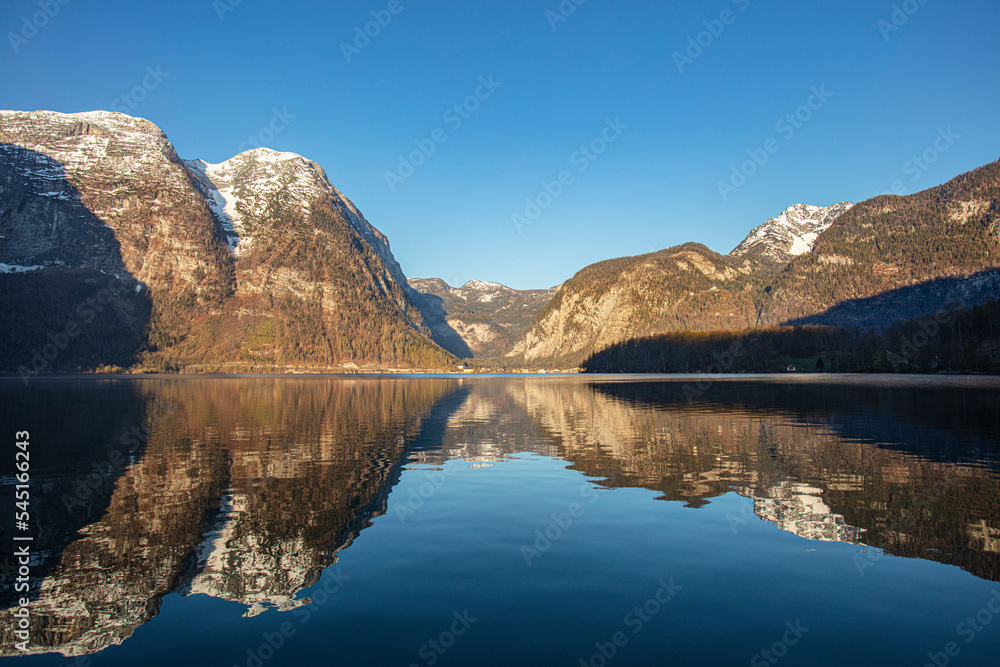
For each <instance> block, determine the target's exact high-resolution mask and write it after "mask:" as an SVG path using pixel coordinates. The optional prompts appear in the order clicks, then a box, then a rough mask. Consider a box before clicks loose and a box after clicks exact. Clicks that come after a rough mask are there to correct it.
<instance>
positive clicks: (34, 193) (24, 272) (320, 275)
mask: <svg viewBox="0 0 1000 667" xmlns="http://www.w3.org/2000/svg"><path fill="white" fill-rule="evenodd" d="M0 188H2V191H0V262H2V264H0V282H4V281H6V282H7V284H8V285H9V287H8V288H7V289H6V290H4V291H6V292H8V293H9V294H15V296H11V297H9V298H8V299H7V300H6V301H4V302H2V303H0V311H3V312H5V313H6V312H10V313H14V312H17V313H18V315H19V319H20V320H21V323H22V324H23V323H25V322H26V323H27V329H28V330H26V331H21V332H17V331H12V330H7V328H6V327H4V328H3V329H4V330H2V331H0V341H2V342H4V343H7V345H6V346H5V352H4V355H3V357H2V359H0V362H2V366H3V367H5V368H7V369H8V370H15V369H16V368H18V367H20V368H21V370H22V374H24V373H25V372H30V371H32V370H34V371H38V370H56V369H60V368H76V367H84V368H87V367H93V366H95V365H98V364H100V363H109V362H108V358H109V357H113V358H114V359H116V361H115V363H119V361H118V360H121V362H120V363H121V364H122V365H133V364H134V365H138V366H139V367H145V368H153V369H177V368H184V367H190V368H194V369H199V368H217V369H223V368H234V369H235V368H241V367H245V368H247V369H250V368H258V369H261V370H267V369H269V368H276V369H277V368H285V369H288V368H290V367H295V366H303V367H313V368H317V367H318V368H335V367H339V366H343V365H344V364H352V363H353V364H358V365H365V364H377V365H382V366H393V365H395V366H402V367H407V366H421V367H442V366H448V365H451V363H452V361H453V359H452V358H451V357H450V355H448V354H447V353H445V352H444V351H442V350H441V349H440V348H438V347H437V346H436V345H434V344H433V343H432V342H431V341H430V340H429V339H428V337H427V334H428V333H429V332H428V331H427V329H426V328H425V327H424V326H423V324H422V318H421V316H420V314H419V312H418V310H417V308H416V305H415V303H414V298H415V293H414V292H413V290H412V289H411V288H410V287H409V285H408V284H407V282H406V278H405V276H404V275H403V273H402V271H401V270H400V268H399V265H398V263H397V262H396V260H395V258H394V257H393V256H392V252H391V251H390V249H389V244H388V242H387V240H386V238H385V236H384V235H382V234H381V233H380V232H379V231H378V230H377V229H375V228H374V227H373V226H372V225H371V224H370V223H368V221H367V220H365V219H364V216H363V215H361V213H360V212H359V211H358V210H357V208H356V207H355V206H354V205H353V204H352V203H351V202H350V201H349V200H348V199H347V198H346V197H344V196H343V195H342V194H341V193H340V192H339V191H338V190H337V189H336V188H335V187H333V185H332V184H331V183H330V181H329V179H328V178H327V177H326V174H325V173H324V172H323V170H322V169H321V168H320V167H319V166H318V165H316V164H315V163H313V162H311V161H309V160H306V159H304V158H302V157H300V156H298V155H294V154H290V153H276V152H274V151H270V150H267V149H256V150H252V151H248V152H246V153H243V154H241V155H238V156H236V157H234V158H232V159H230V160H227V161H226V162H223V163H221V164H217V165H211V164H207V163H205V162H202V161H199V160H195V161H183V160H181V159H180V158H178V156H177V154H176V152H175V151H174V149H173V146H172V145H171V144H170V142H169V141H168V140H167V138H166V136H165V135H164V133H163V132H162V131H161V130H160V129H159V128H157V127H156V126H155V125H153V124H152V123H150V122H149V121H146V120H143V119H138V118H131V117H129V116H126V115H123V114H117V113H108V112H93V113H82V114H58V113H53V112H45V111H42V112H9V111H7V112H0ZM15 274H16V278H15V277H13V276H15ZM11 281H16V282H11ZM84 285H92V286H93V288H92V289H91V290H90V292H93V294H89V293H88V292H87V289H85V288H83V287H82V286H84ZM101 288H103V289H105V290H109V291H110V292H111V296H110V297H109V296H108V295H107V294H100V292H99V290H101ZM81 290H82V294H78V295H77V298H75V299H67V298H62V299H60V297H58V296H57V295H54V294H53V292H59V293H62V294H68V293H71V292H74V293H76V292H81ZM28 294H30V295H32V298H31V299H27V298H20V299H19V297H18V296H17V295H21V296H23V295H28ZM98 294H100V295H101V296H103V297H104V300H105V301H106V302H107V303H105V304H104V306H106V307H107V309H108V310H110V311H111V312H112V313H113V314H114V316H115V318H116V321H118V322H119V323H120V324H121V325H122V326H118V327H116V330H118V329H120V330H123V331H125V332H127V334H128V335H120V336H118V337H112V338H111V339H104V344H103V346H101V345H98V344H97V342H95V341H94V340H91V339H96V340H97V341H98V342H99V341H100V340H101V339H102V338H103V337H102V336H101V335H100V333H101V332H102V330H101V329H99V326H100V322H98V323H97V324H93V323H92V320H93V319H94V318H90V320H88V321H87V322H77V321H76V320H77V319H79V317H80V316H79V314H78V313H77V312H76V311H77V310H79V308H78V307H79V306H80V304H81V301H80V298H84V300H85V298H94V297H96V296H97V295H98ZM32 303H35V304H36V305H35V306H34V307H33V306H32V305H31V304H32ZM69 323H73V324H74V326H75V329H74V331H75V332H76V333H75V334H74V335H72V336H71V338H72V339H73V340H70V341H69V345H68V346H65V347H63V348H61V349H60V352H59V354H57V355H42V357H43V358H39V357H38V356H37V354H33V353H38V352H39V350H38V349H37V346H39V345H41V343H40V342H39V341H41V342H45V341H46V339H47V336H48V335H49V334H53V333H55V334H58V333H61V332H62V331H63V329H64V327H66V326H67V325H68V324H69ZM95 327H96V328H95ZM81 341H83V342H84V343H87V342H88V341H89V342H90V343H91V346H90V347H86V345H81V344H80V343H81ZM33 346H35V347H36V349H32V348H33ZM95 347H97V348H101V349H98V350H95V349H91V348H95ZM109 347H110V348H112V350H110V351H109V350H108V349H107V348H109ZM111 351H113V352H114V353H113V354H110V352H111ZM50 357H52V358H50ZM39 366H43V368H39Z"/></svg>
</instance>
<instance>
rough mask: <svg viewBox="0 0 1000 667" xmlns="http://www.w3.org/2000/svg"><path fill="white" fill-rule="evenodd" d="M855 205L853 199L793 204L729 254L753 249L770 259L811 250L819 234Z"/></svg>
mask: <svg viewBox="0 0 1000 667" xmlns="http://www.w3.org/2000/svg"><path fill="white" fill-rule="evenodd" d="M852 206H853V204H852V203H851V202H841V203H839V204H834V205H833V206H810V205H808V204H796V205H794V206H790V207H789V208H787V209H785V210H784V211H783V212H782V213H781V215H779V216H778V217H776V218H771V219H770V220H768V221H767V222H765V223H764V224H762V225H760V226H759V227H756V228H755V229H754V230H753V231H751V232H750V234H748V235H747V237H746V239H744V240H743V242H742V243H740V244H739V245H738V246H736V248H735V249H734V250H733V251H732V252H731V253H730V255H733V256H736V257H740V256H743V255H746V254H747V253H749V252H751V251H753V252H755V253H758V254H760V255H762V256H764V257H767V258H770V259H774V260H778V261H788V260H789V259H791V258H792V257H797V256H799V255H804V254H806V253H808V252H812V249H813V248H814V247H815V245H816V239H818V238H819V235H820V234H822V233H823V232H824V231H826V230H827V229H829V227H830V225H832V224H833V223H834V221H835V220H836V219H837V218H839V217H840V216H841V215H843V214H844V213H846V212H847V211H848V210H850V208H851V207H852Z"/></svg>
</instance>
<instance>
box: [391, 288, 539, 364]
mask: <svg viewBox="0 0 1000 667" xmlns="http://www.w3.org/2000/svg"><path fill="white" fill-rule="evenodd" d="M409 283H410V286H411V287H412V288H413V289H414V290H416V291H417V292H418V293H419V296H418V298H417V303H418V305H419V306H420V309H421V312H422V313H423V315H424V321H425V322H426V323H427V324H428V325H429V326H430V327H431V330H432V331H433V332H434V340H435V341H436V342H437V343H438V344H439V345H441V347H443V348H445V349H446V350H448V351H449V352H451V353H452V354H454V355H456V356H458V357H462V358H471V357H500V356H503V355H504V354H506V353H507V352H509V351H510V349H511V348H512V346H513V344H514V342H515V341H516V340H517V339H518V338H519V337H520V336H521V335H522V334H523V333H524V331H525V330H526V329H527V328H528V326H529V325H530V324H531V322H532V320H534V319H535V316H536V315H538V312H539V311H540V310H541V309H542V308H543V307H544V306H545V304H546V303H548V302H549V300H550V299H551V298H552V297H553V296H554V295H555V294H556V293H557V292H558V291H559V286H558V285H557V286H556V287H553V288H551V289H540V290H515V289H511V288H510V287H507V286H505V285H501V284H499V283H491V282H484V281H482V280H470V281H469V282H467V283H465V284H464V285H462V286H461V287H452V286H451V285H449V284H448V283H446V282H445V281H443V280H441V279H440V278H416V279H411V280H410V281H409Z"/></svg>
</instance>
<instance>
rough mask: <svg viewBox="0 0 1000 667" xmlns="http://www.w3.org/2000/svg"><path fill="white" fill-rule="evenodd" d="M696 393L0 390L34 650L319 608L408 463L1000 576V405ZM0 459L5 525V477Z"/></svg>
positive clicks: (841, 394)
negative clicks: (540, 459)
mask: <svg viewBox="0 0 1000 667" xmlns="http://www.w3.org/2000/svg"><path fill="white" fill-rule="evenodd" d="M686 383H687V384H686ZM689 383H690V380H685V379H681V380H676V379H675V380H671V381H660V380H655V379H650V378H645V379H635V378H624V379H611V378H605V377H569V378H567V377H545V378H542V377H513V378H461V379H455V378H365V379H344V378H308V379H290V378H231V379H230V378H226V379H220V378H210V379H205V378H177V379H174V378H171V379H122V380H68V379H67V380H53V381H35V382H33V383H32V385H31V387H29V388H28V389H24V388H23V387H22V386H21V385H20V384H17V385H15V384H14V383H13V382H8V383H3V384H0V397H2V402H0V423H2V424H3V427H4V429H5V430H4V432H12V431H13V430H23V429H26V428H27V429H30V431H31V440H32V489H33V505H32V509H33V517H34V521H35V525H36V526H37V531H38V532H37V533H36V540H37V541H36V543H35V548H36V551H35V554H36V557H37V560H36V562H35V563H34V564H33V566H32V575H33V577H34V579H33V582H32V585H33V590H32V598H33V601H32V603H31V612H32V616H31V622H32V627H31V636H32V647H31V650H32V652H33V653H46V652H53V651H55V652H60V653H63V654H65V655H82V654H92V653H94V652H97V651H100V650H102V649H104V648H106V647H108V646H112V645H117V644H121V643H122V642H125V641H127V640H128V638H129V637H130V636H131V635H132V634H133V633H134V632H135V630H136V629H137V628H139V627H140V626H142V625H143V624H145V623H147V622H149V621H150V620H151V619H153V618H154V617H156V616H157V614H158V612H159V610H160V605H161V600H162V598H163V597H164V596H165V595H167V594H169V593H179V594H181V595H182V596H193V595H206V596H212V597H214V598H219V599H222V600H228V601H232V602H236V603H239V604H241V605H243V607H244V612H243V615H244V616H248V617H252V616H256V615H258V614H260V613H262V612H264V611H266V610H267V609H270V608H276V609H278V610H288V609H293V608H295V607H298V606H300V605H304V604H308V603H309V602H310V600H309V598H308V597H303V596H302V595H301V592H302V591H303V589H306V588H308V587H309V586H312V585H313V584H315V583H316V582H317V581H318V580H319V578H320V575H321V574H322V573H323V571H324V569H326V568H328V567H329V566H330V565H331V564H333V563H335V562H337V559H338V556H339V553H340V552H341V551H343V550H345V549H349V548H350V547H351V543H352V541H353V540H354V539H355V538H356V537H357V536H358V535H359V534H360V533H361V531H363V530H364V529H365V528H367V527H369V526H371V525H372V519H373V518H375V517H378V516H379V515H382V514H384V513H386V512H387V511H391V507H390V506H391V505H392V503H393V502H396V501H397V499H396V497H395V496H391V492H392V489H393V487H394V486H395V485H396V484H397V482H398V481H399V480H400V476H401V474H403V472H404V470H406V469H408V468H430V469H434V468H440V467H442V466H444V465H446V464H448V463H449V462H451V461H454V460H456V459H460V460H461V461H462V462H463V465H468V466H469V467H483V466H490V465H503V464H504V462H505V460H506V459H508V458H509V457H510V456H511V455H513V454H517V453H520V452H533V453H537V454H540V455H543V456H546V457H554V458H561V459H564V460H565V461H567V462H568V464H569V467H570V469H571V470H577V471H580V472H582V473H584V474H585V475H586V476H587V477H589V478H591V479H592V482H591V483H592V484H596V485H597V486H599V487H607V488H614V489H617V488H623V487H638V488H645V489H649V490H652V491H655V492H656V493H657V494H658V498H659V499H662V500H667V501H682V502H683V503H684V504H686V505H687V506H688V507H692V508H698V507H703V506H705V505H706V504H707V503H709V502H710V500H711V499H713V498H716V497H718V496H722V495H724V494H728V493H732V492H735V493H737V494H739V495H741V496H744V497H746V498H749V499H753V505H752V512H751V511H745V512H734V513H732V514H730V515H729V516H728V517H727V520H728V521H729V523H730V525H731V527H732V529H733V531H736V530H738V529H739V527H740V526H742V525H745V524H746V523H748V522H751V521H759V520H764V521H768V522H771V523H773V524H775V525H776V526H777V527H778V528H780V529H781V530H782V531H788V532H791V533H795V534H796V535H800V536H802V537H805V538H808V539H810V540H821V541H839V542H846V543H850V544H857V545H866V546H872V547H877V548H879V549H882V550H884V551H885V552H888V553H890V554H894V555H897V556H903V557H907V558H919V559H927V560H934V561H938V562H941V563H945V564H949V565H954V566H958V567H960V568H962V569H964V570H967V571H968V572H971V573H972V574H974V575H975V576H977V577H980V578H983V579H988V580H992V581H1000V456H998V454H1000V443H998V434H1000V391H998V390H997V389H996V388H993V389H988V388H987V389H984V388H982V387H979V386H962V385H959V386H957V387H953V386H942V385H941V384H939V383H937V384H936V383H933V382H932V383H930V384H927V385H916V384H904V385H902V386H895V385H890V384H885V383H877V382H876V383H871V382H864V381H862V382H861V383H860V384H849V383H844V382H832V383H818V382H817V383H807V382H782V381H777V380H771V381H718V382H715V383H714V384H712V385H711V386H710V387H709V388H708V389H707V390H706V391H704V392H703V393H701V395H700V396H698V397H696V398H693V399H692V398H691V392H690V391H685V387H688V388H689ZM3 465H4V466H5V467H4V468H3V472H4V477H3V488H2V489H0V494H2V498H0V511H2V512H3V513H4V516H9V515H10V512H11V511H13V507H12V502H13V492H12V490H11V489H10V488H9V487H10V486H11V485H12V484H13V479H12V473H13V469H12V467H11V466H12V462H10V461H5V462H4V464H3ZM405 500H406V499H403V498H399V499H398V502H400V503H402V502H405ZM528 532H529V533H530V531H528ZM8 564H9V561H8ZM12 576H13V575H12V574H11V572H10V570H9V569H5V573H4V585H3V587H2V591H3V598H2V604H3V607H4V609H3V611H0V638H2V640H3V642H2V647H3V648H2V655H15V654H17V652H16V651H14V650H13V649H12V646H13V644H14V639H13V635H12V628H13V622H12V620H13V619H12V613H13V609H12V608H11V607H12V605H13V604H14V603H15V600H16V598H15V595H14V593H13V587H12V585H11V577H12Z"/></svg>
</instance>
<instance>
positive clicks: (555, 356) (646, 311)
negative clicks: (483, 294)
mask: <svg viewBox="0 0 1000 667" xmlns="http://www.w3.org/2000/svg"><path fill="white" fill-rule="evenodd" d="M997 296H1000V163H996V162H995V163H992V164H989V165H987V166H985V167H981V168H980V169H977V170H975V171H972V172H970V173H968V174H964V175H962V176H959V177H957V178H955V179H953V180H952V181H950V182H949V183H946V184H944V185H942V186H940V187H937V188H932V189H930V190H926V191H924V192H920V193H917V194H914V195H909V196H906V197H898V196H882V197H876V198H874V199H870V200H868V201H865V202H862V203H860V204H857V205H853V206H852V205H851V204H850V203H848V202H843V203H841V204H835V205H833V206H830V207H813V206H806V205H797V206H793V207H791V208H790V209H788V210H786V211H785V212H784V213H783V214H782V215H780V216H779V217H777V218H774V219H772V220H769V221H768V222H766V223H764V224H763V225H761V226H760V227H758V228H756V229H755V230H753V231H752V232H751V233H750V235H749V236H748V237H747V238H746V240H744V241H743V242H742V243H741V244H740V245H739V246H737V247H736V249H734V250H733V252H732V253H730V254H729V255H727V256H723V255H719V254H717V253H714V252H712V251H711V250H709V249H708V248H705V247H704V246H701V245H698V244H691V243H688V244H684V245H682V246H677V247H674V248H670V249H667V250H662V251H660V252H657V253H651V254H647V255H640V256H637V257H625V258H620V259H615V260H609V261H606V262H600V263H598V264H593V265H591V266H588V267H586V268H585V269H583V270H582V271H580V272H579V273H577V274H576V275H575V276H574V277H573V278H572V279H571V280H569V281H567V282H566V284H565V285H564V286H563V288H562V289H561V290H560V292H559V294H558V295H557V296H556V297H555V298H554V299H552V301H551V302H550V303H549V304H548V305H547V306H546V307H545V308H544V309H543V310H542V312H541V313H539V315H538V317H537V318H536V319H535V321H534V322H533V323H532V325H531V327H530V328H529V329H528V331H527V332H526V333H525V335H524V336H523V337H522V338H521V340H519V341H518V342H517V343H516V344H515V346H514V347H513V349H512V351H511V352H510V353H509V354H510V356H512V357H521V358H523V359H525V360H526V361H528V362H531V363H556V364H564V363H574V364H578V363H580V362H581V361H582V360H583V359H584V358H586V357H587V356H588V355H589V354H591V353H593V352H595V351H597V350H600V349H603V348H605V347H607V346H609V345H611V344H614V343H617V342H621V341H623V340H627V339H630V338H638V337H642V336H648V335H653V334H657V333H666V332H670V331H682V330H685V329H693V330H702V331H707V330H717V329H742V328H746V327H752V326H757V325H767V324H788V323H796V324H802V323H816V324H830V325H836V326H852V327H879V328H883V327H888V326H889V325H891V324H893V323H894V322H897V321H900V320H904V319H908V318H912V317H917V316H920V315H925V314H928V313H933V312H934V311H936V310H939V309H942V308H945V307H947V306H948V305H949V304H951V303H962V304H964V305H969V306H971V305H976V304H978V303H982V302H983V301H985V300H986V299H987V298H989V297H997Z"/></svg>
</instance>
